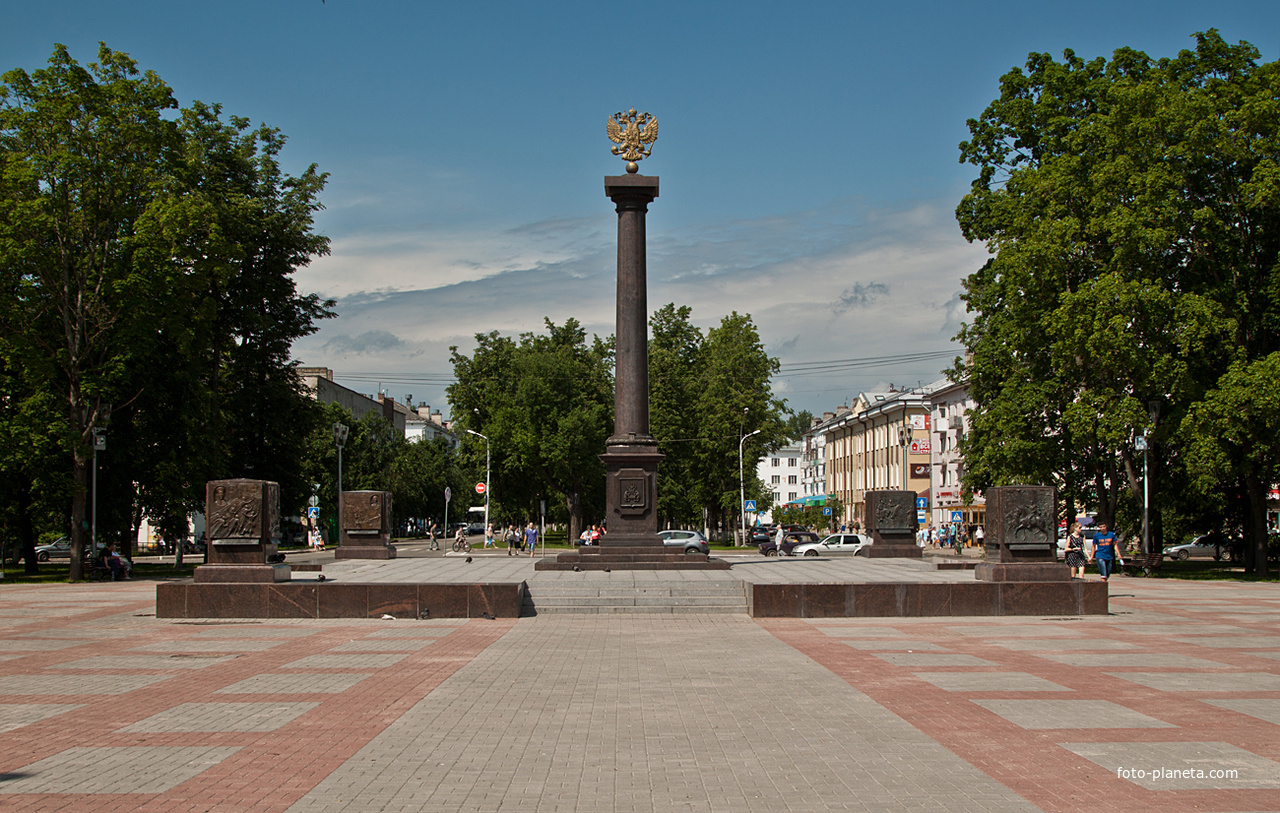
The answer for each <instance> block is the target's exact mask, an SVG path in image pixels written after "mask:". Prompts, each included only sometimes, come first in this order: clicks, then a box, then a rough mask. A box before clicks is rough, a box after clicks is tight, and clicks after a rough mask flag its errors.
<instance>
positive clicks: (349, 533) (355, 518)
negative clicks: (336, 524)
mask: <svg viewBox="0 0 1280 813" xmlns="http://www.w3.org/2000/svg"><path fill="white" fill-rule="evenodd" d="M339 499H340V500H341V508H342V510H341V511H340V512H339V516H341V517H342V533H341V534H340V535H339V544H338V548H337V550H335V551H334V554H333V555H334V558H335V559H394V558H396V549H395V547H394V546H393V545H392V544H391V492H390V491H344V492H342V495H341V496H340V497H339Z"/></svg>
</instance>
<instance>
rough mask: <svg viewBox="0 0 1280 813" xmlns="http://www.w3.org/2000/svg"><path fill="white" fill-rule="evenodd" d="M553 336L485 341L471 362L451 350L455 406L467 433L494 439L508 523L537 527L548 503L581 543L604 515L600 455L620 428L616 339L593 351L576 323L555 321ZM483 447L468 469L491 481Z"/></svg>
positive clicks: (498, 496) (495, 483)
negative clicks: (588, 522)
mask: <svg viewBox="0 0 1280 813" xmlns="http://www.w3.org/2000/svg"><path fill="white" fill-rule="evenodd" d="M546 329H547V332H546V333H545V334H535V333H524V334H521V335H520V337H519V339H513V338H510V337H504V336H500V335H499V334H498V333H497V332H496V331H494V332H492V333H481V334H477V335H476V349H475V351H474V352H473V353H472V354H471V355H470V356H467V355H464V354H461V353H459V352H458V348H457V347H452V348H450V351H451V354H452V355H451V360H452V362H453V370H454V377H455V378H456V383H454V384H452V385H450V386H449V388H448V397H449V402H450V404H452V406H453V415H454V421H455V424H456V425H457V426H458V427H459V429H460V430H463V431H465V430H468V429H470V430H473V431H476V432H479V433H480V434H482V435H484V436H486V437H487V438H488V440H489V444H490V455H491V461H490V462H491V468H492V482H491V483H490V487H491V489H492V493H493V502H494V503H496V504H497V506H498V507H499V510H500V514H501V515H502V516H504V517H506V518H507V519H508V520H510V521H523V520H531V519H534V518H536V517H537V516H538V515H539V502H540V501H541V500H542V499H544V498H545V499H547V500H548V505H549V506H550V507H551V508H552V510H553V511H554V512H555V513H554V514H553V517H554V516H556V515H559V516H562V517H564V518H567V519H568V521H569V531H570V534H571V536H573V537H576V536H577V534H579V533H580V532H581V530H582V528H583V523H584V519H585V518H587V517H592V518H598V517H602V516H603V515H604V463H603V462H601V461H600V458H599V455H600V454H601V453H602V452H603V451H604V447H605V439H606V438H607V437H608V436H609V430H610V429H611V427H612V425H613V340H612V338H610V339H601V338H600V337H598V336H597V337H593V339H592V341H591V342H590V343H588V342H587V338H586V331H584V330H583V329H582V326H581V325H580V324H579V323H578V322H577V320H575V319H572V318H570V319H568V320H566V321H565V323H564V324H563V325H556V324H555V323H553V322H552V321H551V320H549V319H548V320H546ZM476 440H477V441H479V442H477V443H469V444H468V448H469V452H468V462H469V466H470V467H471V469H472V470H476V469H477V468H478V470H479V471H481V472H483V471H484V453H485V449H484V446H485V444H484V441H483V440H480V439H478V438H477V439H476ZM477 464H478V466H477ZM557 504H558V506H559V509H560V510H559V511H556V508H557ZM493 510H494V509H493V507H492V506H491V508H490V511H491V513H492V512H493ZM561 512H562V513H561Z"/></svg>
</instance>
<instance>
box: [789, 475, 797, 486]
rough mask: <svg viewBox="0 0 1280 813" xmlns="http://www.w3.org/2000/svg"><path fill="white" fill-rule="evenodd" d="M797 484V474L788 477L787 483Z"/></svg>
mask: <svg viewBox="0 0 1280 813" xmlns="http://www.w3.org/2000/svg"><path fill="white" fill-rule="evenodd" d="M795 484H796V476H795V475H794V474H793V475H791V476H790V477H788V478H787V485H791V486H793V485H795Z"/></svg>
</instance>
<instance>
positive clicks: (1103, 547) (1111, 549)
mask: <svg viewBox="0 0 1280 813" xmlns="http://www.w3.org/2000/svg"><path fill="white" fill-rule="evenodd" d="M1118 558H1119V556H1118V555H1117V552H1116V535H1115V534H1114V533H1112V532H1111V531H1109V530H1107V523H1105V522H1099V523H1098V532H1097V533H1096V534H1094V537H1093V555H1091V556H1090V557H1089V559H1090V560H1091V561H1094V562H1097V563H1098V573H1099V574H1100V575H1101V576H1102V580H1103V581H1104V582H1105V581H1107V580H1108V578H1109V577H1110V576H1111V573H1112V571H1114V570H1115V567H1116V559H1118Z"/></svg>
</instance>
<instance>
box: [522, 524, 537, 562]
mask: <svg viewBox="0 0 1280 813" xmlns="http://www.w3.org/2000/svg"><path fill="white" fill-rule="evenodd" d="M524 545H525V547H526V548H528V549H529V555H530V556H532V555H533V551H534V549H535V548H537V547H538V529H537V528H535V527H534V525H533V523H532V522H530V523H529V527H528V528H525V529H524Z"/></svg>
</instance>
